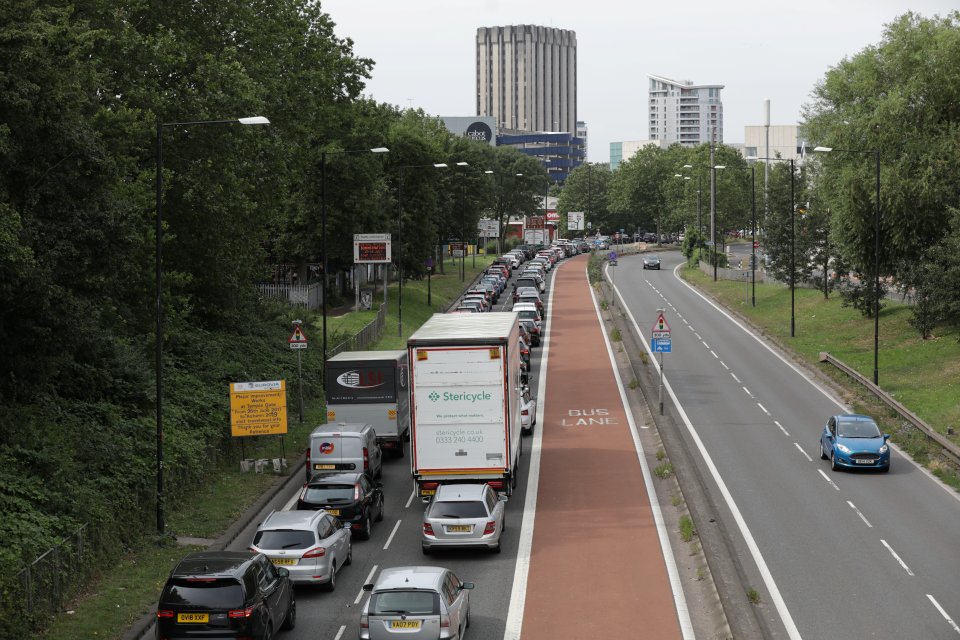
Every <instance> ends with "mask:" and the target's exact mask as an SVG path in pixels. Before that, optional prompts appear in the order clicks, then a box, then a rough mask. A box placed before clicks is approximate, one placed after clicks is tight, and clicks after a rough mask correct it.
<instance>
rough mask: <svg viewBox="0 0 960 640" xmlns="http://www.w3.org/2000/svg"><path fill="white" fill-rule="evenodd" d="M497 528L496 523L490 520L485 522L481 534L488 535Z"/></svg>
mask: <svg viewBox="0 0 960 640" xmlns="http://www.w3.org/2000/svg"><path fill="white" fill-rule="evenodd" d="M496 530H497V523H496V522H494V521H493V520H491V521H490V522H488V523H487V526H486V527H484V528H483V535H485V536H488V535H490V534H491V533H493V532H494V531H496Z"/></svg>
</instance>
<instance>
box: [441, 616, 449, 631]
mask: <svg viewBox="0 0 960 640" xmlns="http://www.w3.org/2000/svg"><path fill="white" fill-rule="evenodd" d="M440 628H441V629H449V628H450V616H448V615H447V614H445V613H441V614H440Z"/></svg>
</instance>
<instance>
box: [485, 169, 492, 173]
mask: <svg viewBox="0 0 960 640" xmlns="http://www.w3.org/2000/svg"><path fill="white" fill-rule="evenodd" d="M484 173H493V171H492V170H490V169H487V170H486V171H484Z"/></svg>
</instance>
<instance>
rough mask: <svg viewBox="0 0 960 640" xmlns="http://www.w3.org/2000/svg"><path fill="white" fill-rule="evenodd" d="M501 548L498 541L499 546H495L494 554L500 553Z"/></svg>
mask: <svg viewBox="0 0 960 640" xmlns="http://www.w3.org/2000/svg"><path fill="white" fill-rule="evenodd" d="M500 547H501V545H500V541H499V540H497V546H495V547H494V548H493V552H494V553H500V551H501V548H500Z"/></svg>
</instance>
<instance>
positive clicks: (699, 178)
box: [683, 164, 703, 242]
mask: <svg viewBox="0 0 960 640" xmlns="http://www.w3.org/2000/svg"><path fill="white" fill-rule="evenodd" d="M683 168H684V169H693V165H692V164H685V165H683ZM702 191H703V175H701V174H700V173H699V172H698V173H697V237H698V242H703V224H702V223H701V222H700V195H701V192H702Z"/></svg>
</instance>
